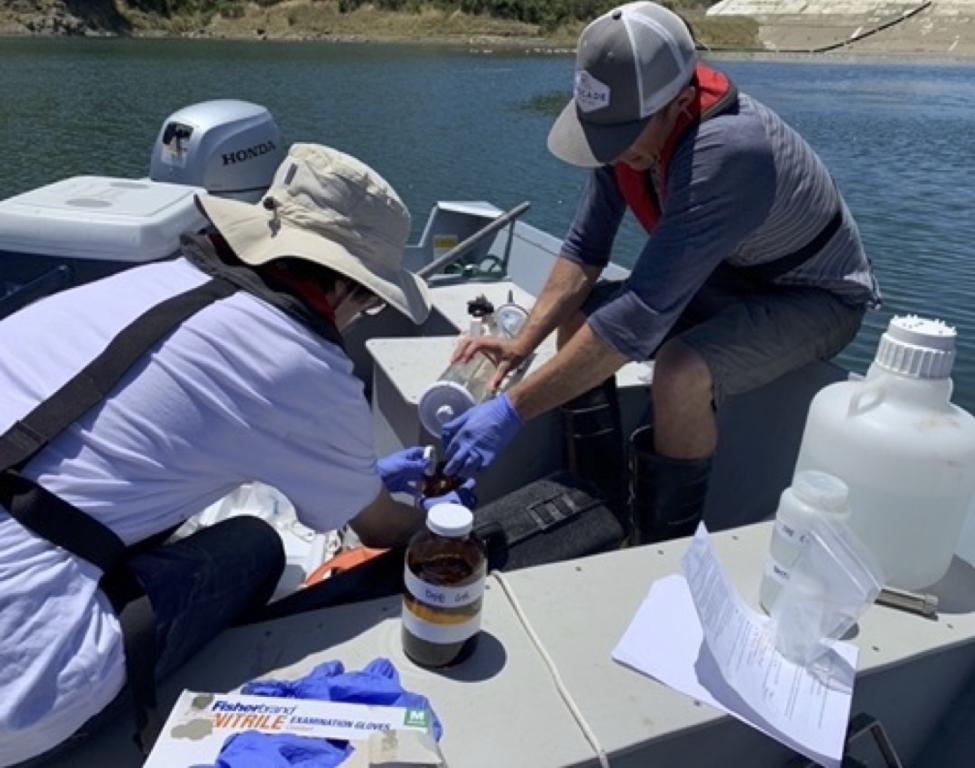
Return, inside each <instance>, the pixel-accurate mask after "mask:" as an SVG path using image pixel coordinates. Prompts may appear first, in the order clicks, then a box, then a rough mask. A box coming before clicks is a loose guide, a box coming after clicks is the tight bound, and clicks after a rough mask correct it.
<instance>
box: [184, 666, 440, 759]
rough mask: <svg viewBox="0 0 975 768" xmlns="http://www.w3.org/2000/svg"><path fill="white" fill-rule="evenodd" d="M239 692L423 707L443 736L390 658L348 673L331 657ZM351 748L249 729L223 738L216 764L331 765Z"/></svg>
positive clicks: (437, 735) (427, 704) (435, 729)
mask: <svg viewBox="0 0 975 768" xmlns="http://www.w3.org/2000/svg"><path fill="white" fill-rule="evenodd" d="M241 693H244V694H247V695H250V696H280V697H283V698H289V699H317V700H319V701H342V702H347V703H350V704H373V705H381V706H388V707H406V708H408V709H425V710H428V711H429V712H430V720H431V732H432V734H433V737H434V738H435V739H436V740H437V741H439V740H440V737H441V736H442V735H443V726H441V724H440V721H439V720H438V719H437V716H436V714H434V711H433V707H431V706H430V702H429V700H428V699H427V697H426V696H421V695H419V694H417V693H411V692H410V691H406V690H403V687H402V686H401V685H400V682H399V675H398V674H397V672H396V668H395V667H394V666H393V664H392V662H390V661H389V659H383V658H378V659H373V660H372V661H371V662H369V664H368V665H367V666H366V668H365V669H363V670H362V671H361V672H346V671H345V667H344V666H343V665H342V662H340V661H328V662H325V663H324V664H319V665H318V666H317V667H315V668H314V669H313V670H312V671H311V672H309V673H308V674H307V675H305V676H304V677H302V678H299V679H297V680H256V681H254V682H252V683H247V684H246V685H245V686H244V687H243V688H242V689H241ZM352 752H353V749H352V747H350V746H349V745H348V744H346V743H345V742H342V741H328V740H326V739H314V738H306V737H302V736H294V735H291V734H276V735H271V734H265V733H258V732H256V731H245V732H243V733H238V734H234V735H233V736H231V737H230V738H228V739H227V740H226V741H225V742H224V745H223V747H222V749H221V750H220V755H219V757H218V758H217V762H216V764H215V765H214V766H213V768H312V766H314V768H332V766H337V765H339V764H341V762H342V761H343V760H345V759H346V757H348V756H349V755H350V754H351V753H352ZM200 768H203V767H202V766H201V767H200Z"/></svg>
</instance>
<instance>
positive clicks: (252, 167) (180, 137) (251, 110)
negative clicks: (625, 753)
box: [0, 101, 285, 317]
mask: <svg viewBox="0 0 975 768" xmlns="http://www.w3.org/2000/svg"><path fill="white" fill-rule="evenodd" d="M284 154H285V153H284V148H283V147H282V146H281V134H280V132H279V131H278V127H277V125H276V124H275V122H274V119H273V118H272V117H271V115H270V113H269V112H268V111H267V110H266V109H265V108H264V107H261V106H259V105H257V104H250V103H248V102H246V101H206V102H202V103H200V104H194V105H192V106H189V107H186V108H185V109H181V110H179V111H178V112H176V113H174V114H173V115H171V116H170V117H169V118H168V119H167V120H166V121H165V122H164V123H163V125H162V128H161V129H160V131H159V138H158V140H157V141H156V144H155V146H154V147H153V151H152V160H151V163H150V166H151V172H150V178H148V179H123V178H116V177H112V176H74V177H71V178H68V179H62V180H60V181H55V182H53V183H52V184H48V185H46V186H43V187H39V188H37V189H32V190H29V191H27V192H24V193H22V194H20V195H16V196H15V197H11V198H8V199H6V200H0V317H4V316H5V315H8V314H10V313H12V312H15V311H17V310H18V309H20V308H21V307H23V306H25V305H26V304H29V303H30V302H32V301H35V300H36V299H39V298H41V297H43V296H46V295H48V294H50V293H55V292H57V291H60V290H63V289H65V288H70V287H72V286H75V285H79V284H81V283H86V282H89V281H91V280H97V279H98V278H101V277H104V276H106V275H109V274H111V273H113V272H118V271H120V270H122V269H127V268H128V267H132V266H135V265H137V264H144V263H146V262H149V261H155V260H157V259H165V258H168V257H170V256H172V255H173V254H175V253H176V252H177V251H178V250H179V237H180V235H181V234H183V233H184V232H193V231H198V230H200V229H202V228H203V227H205V226H206V223H207V222H206V218H205V217H204V216H203V214H202V213H201V212H200V211H199V210H198V209H197V207H196V204H195V201H194V197H195V196H196V195H197V194H198V193H199V192H201V191H203V190H206V191H207V192H210V193H211V194H216V195H224V196H227V197H233V198H236V199H239V200H244V201H248V202H255V201H257V200H258V199H259V198H260V197H261V195H263V194H264V191H265V190H266V189H267V188H268V187H269V186H270V184H271V180H272V179H273V177H274V171H275V170H276V169H277V167H278V165H279V164H280V163H281V161H282V160H283V159H284Z"/></svg>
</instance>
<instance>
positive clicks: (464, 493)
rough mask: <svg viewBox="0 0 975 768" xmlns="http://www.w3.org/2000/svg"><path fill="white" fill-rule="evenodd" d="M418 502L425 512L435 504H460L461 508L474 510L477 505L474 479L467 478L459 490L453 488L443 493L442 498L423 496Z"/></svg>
mask: <svg viewBox="0 0 975 768" xmlns="http://www.w3.org/2000/svg"><path fill="white" fill-rule="evenodd" d="M418 501H419V504H420V506H421V507H423V508H424V509H425V510H426V511H427V512H429V511H430V510H431V509H433V508H434V507H435V506H437V504H460V505H461V506H462V507H467V508H468V509H474V507H475V506H476V505H477V496H475V495H474V478H468V479H467V480H465V481H464V484H463V485H461V486H460V487H459V488H454V490H452V491H451V492H450V493H445V494H444V495H443V496H424V497H423V498H422V499H419V500H418Z"/></svg>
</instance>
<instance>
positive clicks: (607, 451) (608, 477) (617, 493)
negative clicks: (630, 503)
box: [561, 376, 632, 535]
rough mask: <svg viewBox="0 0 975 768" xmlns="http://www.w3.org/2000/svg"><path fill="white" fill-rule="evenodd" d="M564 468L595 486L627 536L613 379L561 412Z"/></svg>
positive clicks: (628, 522) (623, 471) (620, 435)
mask: <svg viewBox="0 0 975 768" xmlns="http://www.w3.org/2000/svg"><path fill="white" fill-rule="evenodd" d="M561 413H562V434H563V439H564V441H565V466H566V468H567V469H568V470H569V471H570V472H571V473H572V474H574V475H576V476H577V477H580V478H582V479H583V480H587V481H589V482H590V483H592V484H593V485H595V486H596V487H597V488H598V489H599V490H600V492H601V493H602V495H603V497H604V498H605V500H606V504H607V506H608V507H609V508H610V509H611V510H612V512H613V514H614V515H615V516H616V518H617V519H618V520H619V521H620V525H621V526H622V527H623V531H624V532H625V533H626V534H627V535H629V533H630V531H631V529H632V522H631V520H630V519H629V515H628V509H627V504H626V463H625V458H624V445H623V427H622V425H621V422H620V403H619V398H618V396H617V393H616V377H615V376H610V377H609V378H608V379H606V381H604V382H603V383H602V384H600V385H599V386H597V387H593V388H592V389H590V390H589V391H588V392H583V393H582V394H581V395H579V396H578V397H576V398H575V399H573V400H571V401H569V402H568V403H566V404H565V405H563V406H562V408H561Z"/></svg>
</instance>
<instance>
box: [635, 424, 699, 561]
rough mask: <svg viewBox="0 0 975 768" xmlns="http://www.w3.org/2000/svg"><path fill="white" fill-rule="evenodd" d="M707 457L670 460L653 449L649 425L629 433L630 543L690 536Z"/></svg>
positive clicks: (694, 524)
mask: <svg viewBox="0 0 975 768" xmlns="http://www.w3.org/2000/svg"><path fill="white" fill-rule="evenodd" d="M710 477H711V457H710V456H708V457H707V458H704V459H671V458H669V457H667V456H661V455H659V454H657V453H656V452H655V451H654V448H653V427H641V428H640V429H637V430H635V431H634V432H633V434H632V435H631V436H630V504H629V506H630V510H631V514H632V516H633V522H634V532H633V537H632V538H631V542H632V543H633V544H650V543H652V542H657V541H667V540H669V539H677V538H680V537H682V536H691V535H693V534H694V531H695V530H696V529H697V524H698V523H699V522H700V521H701V517H702V516H703V514H704V501H705V499H706V498H707V495H708V481H709V480H710Z"/></svg>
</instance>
